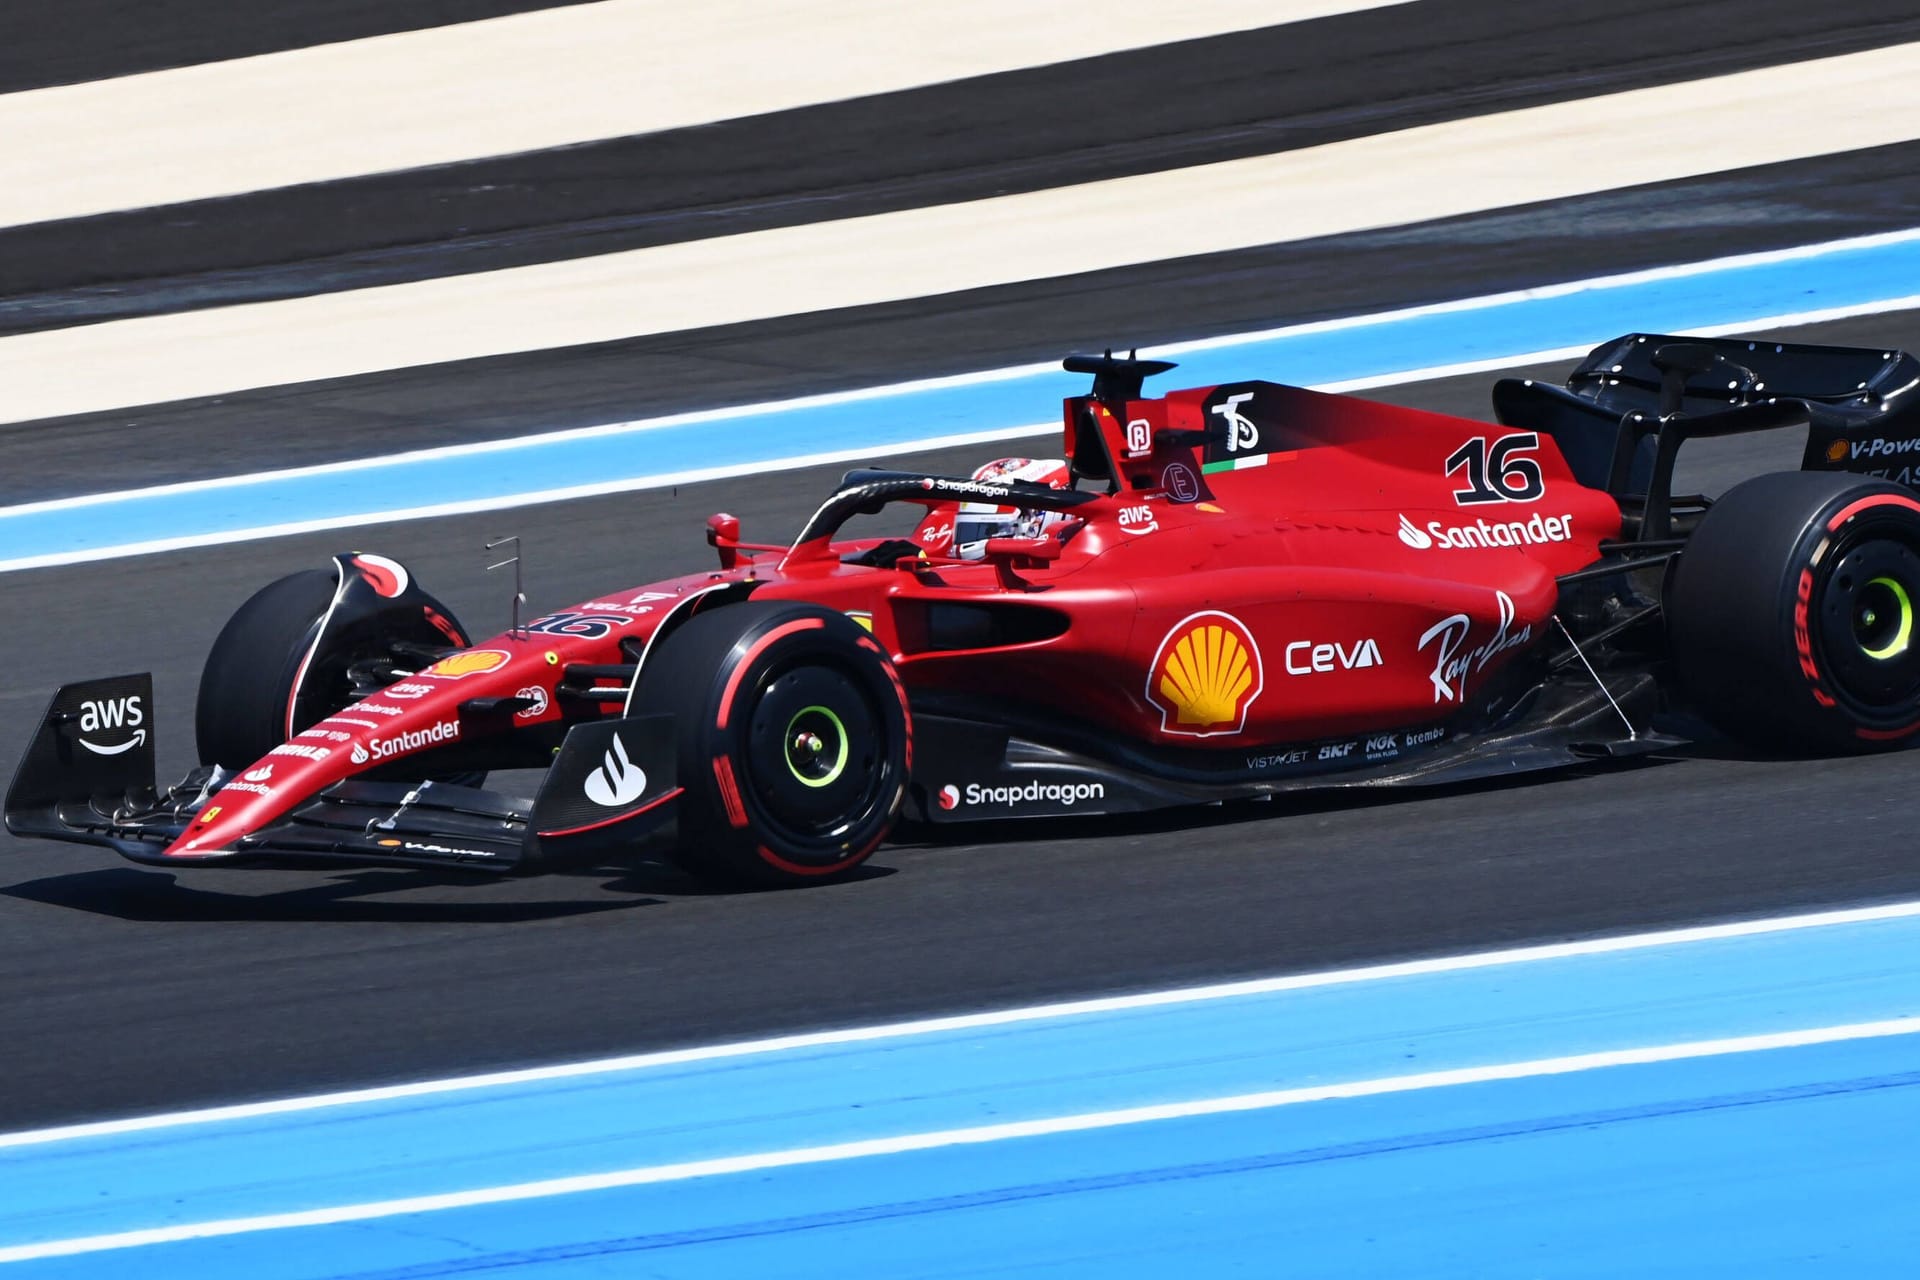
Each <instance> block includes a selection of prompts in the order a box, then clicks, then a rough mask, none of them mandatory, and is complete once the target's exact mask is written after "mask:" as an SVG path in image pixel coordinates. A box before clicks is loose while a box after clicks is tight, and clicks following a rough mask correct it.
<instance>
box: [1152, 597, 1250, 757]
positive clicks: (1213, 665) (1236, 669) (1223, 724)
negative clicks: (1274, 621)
mask: <svg viewBox="0 0 1920 1280" xmlns="http://www.w3.org/2000/svg"><path fill="white" fill-rule="evenodd" d="M1262 678H1263V677H1262V670H1261V662H1260V646H1259V645H1257V644H1255V643H1254V640H1253V633H1252V632H1250V631H1248V630H1247V626H1246V624H1245V623H1244V622H1241V621H1240V619H1238V618H1236V617H1234V616H1233V615H1232V614H1230V613H1221V612H1219V611H1217V610H1207V611H1206V612H1203V613H1196V614H1193V615H1191V616H1189V617H1186V618H1183V619H1181V620H1180V621H1179V622H1178V623H1176V624H1175V625H1174V626H1173V628H1172V629H1171V630H1169V631H1168V632H1167V634H1166V637H1165V638H1164V639H1163V640H1161V641H1160V648H1159V651H1158V652H1156V653H1155V654H1154V655H1153V665H1152V666H1151V667H1150V668H1148V672H1147V701H1148V702H1150V703H1152V704H1153V706H1154V707H1156V708H1157V709H1158V710H1159V712H1160V732H1162V733H1169V734H1177V735H1179V736H1181V737H1187V738H1210V737H1214V736H1216V735H1220V734H1230V733H1239V732H1240V731H1241V730H1242V729H1244V728H1245V727H1246V723H1247V708H1249V707H1251V706H1252V705H1253V700H1254V699H1255V698H1257V697H1259V696H1260V689H1261V687H1262Z"/></svg>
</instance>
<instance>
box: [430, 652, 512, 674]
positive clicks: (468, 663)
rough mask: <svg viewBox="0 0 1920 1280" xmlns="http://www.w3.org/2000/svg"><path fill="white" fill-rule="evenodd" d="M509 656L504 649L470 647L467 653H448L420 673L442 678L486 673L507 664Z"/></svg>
mask: <svg viewBox="0 0 1920 1280" xmlns="http://www.w3.org/2000/svg"><path fill="white" fill-rule="evenodd" d="M509 656H510V655H509V654H507V653H506V651H505V650H502V649H469V650H467V651H466V652H465V653H450V654H448V655H447V656H446V657H444V658H442V659H440V661H438V662H436V663H434V664H433V665H432V666H430V667H428V668H427V669H426V670H425V671H422V672H421V673H420V674H421V675H423V676H439V677H440V678H441V679H442V680H458V679H460V678H461V677H463V676H477V675H484V674H485V673H487V672H489V671H498V670H499V669H500V668H502V667H504V666H506V665H507V661H508V658H509Z"/></svg>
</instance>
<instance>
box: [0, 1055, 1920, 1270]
mask: <svg viewBox="0 0 1920 1280" xmlns="http://www.w3.org/2000/svg"><path fill="white" fill-rule="evenodd" d="M1915 1033H1920V1017H1912V1018H1892V1019H1887V1020H1885V1021H1880V1022H1856V1023H1849V1024H1846V1025H1843V1026H1832V1027H1811V1028H1806V1029H1803V1030H1796V1031H1779V1032H1771V1033H1768V1034H1765V1035H1751V1036H1731V1037H1727V1038H1724V1039H1719V1040H1693V1041H1687V1042H1685V1043H1681V1044H1663V1045H1647V1046H1642V1047H1638V1048H1633V1049H1612V1050H1607V1051H1605V1052H1601V1053H1582V1054H1573V1055H1569V1056H1566V1057H1559V1058H1535V1059H1532V1060H1530V1061H1525V1062H1503V1063H1498V1064H1494V1065H1491V1066H1481V1067H1457V1068H1454V1069H1451V1070H1447V1071H1422V1072H1417V1073H1414V1074H1411V1075H1404V1076H1386V1077H1382V1078H1379V1079H1373V1080H1354V1081H1349V1082H1346V1083H1342V1084H1328V1085H1310V1086H1307V1087H1305V1088H1294V1089H1272V1090H1267V1091H1264V1092H1260V1093H1241V1094H1233V1095H1231V1096H1228V1097H1221V1098H1201V1099H1196V1100H1193V1101H1188V1102H1169V1103H1159V1104H1156V1105H1152V1106H1141V1107H1125V1108H1120V1109H1117V1110H1112V1111H1089V1112H1082V1113H1080V1114H1078V1115H1066V1116H1050V1117H1047V1118H1045V1119H1039V1120H1021V1121H1014V1122H1010V1123H1005V1124H987V1125H973V1126H968V1127H966V1128H960V1129H937V1130H933V1131H931V1132H925V1133H907V1134H898V1135H895V1136H893V1137H887V1138H867V1139H863V1140H860V1141H857V1142H836V1143H831V1144H827V1145H823V1146H817V1147H795V1148H789V1149H787V1150H782V1151H763V1152H754V1153H752V1154H748V1155H739V1156H722V1157H719V1158H715V1159H707V1160H687V1161H682V1162H679V1163H675V1164H661V1165H648V1166H643V1167H640V1168H635V1169H618V1170H614V1171H611V1172H607V1173H593V1174H582V1175H578V1176H574V1177H565V1178H546V1179H542V1180H540V1181H537V1182H521V1183H515V1184H512V1185H509V1186H498V1187H479V1188H475V1189H473V1190H469V1191H455V1192H447V1193H443V1194H439V1195H428V1196H410V1197H406V1198H403V1199H398V1200H377V1201H369V1202H366V1203H362V1204H345V1205H331V1206H328V1207H326V1208H322V1209H303V1210H298V1211H295V1212H291V1213H273V1214H261V1215H259V1216H256V1217H249V1218H221V1219H216V1220H213V1221H209V1222H185V1223H178V1224H175V1225H172V1226H165V1227H149V1228H144V1229H141V1230H137V1231H117V1232H112V1233H109V1234H105V1235H95V1236H76V1237H72V1238H70V1239H65V1240H48V1241H43V1242H40V1243H36V1244H23V1245H13V1246H9V1247H6V1248H0V1263H9V1262H31V1261H38V1260H41V1259H46V1258H66V1257H73V1256H75V1255H77V1254H88V1253H105V1252H108V1251H111V1250H116V1249H134V1248H141V1247H145V1246H152V1245H160V1244H175V1243H178V1242H180V1241H184V1240H206V1239H211V1238H215V1237H220V1236H237V1235H246V1234H251V1233H254V1232H261V1231H284V1230H287V1229H290V1228H297V1227H320V1226H334V1225H338V1224H340V1223H346V1222H369V1221H373V1220H376V1219H380V1218H397V1217H401V1216H403V1215H407V1214H418V1213H439V1212H443V1211H446V1210H449V1209H472V1208H478V1207H481V1206H484V1205H497V1204H511V1203H514V1202H518V1201H527V1200H542V1199H551V1198H553V1197H555V1196H569V1195H582V1194H585V1193H588V1192H595V1191H610V1190H615V1189H618V1188H624V1187H643V1186H656V1185H659V1184H661V1183H670V1182H686V1181H690V1180H692V1179H695V1178H712V1177H721V1176H725V1175H728V1174H740V1173H765V1172H768V1171H770V1170H774V1169H792V1168H796V1167H800V1166H805V1165H817V1164H830V1163H836V1162H840V1161H847V1160H865V1159H873V1158H875V1157H884V1156H893V1155H904V1154H907V1153H909V1152H915V1151H935V1150H939V1149H941V1148H943V1147H958V1146H979V1145H983V1144H986V1143H992V1142H1008V1141H1016V1140H1019V1139H1022V1138H1045V1137H1058V1136H1060V1135H1062V1134H1071V1133H1087V1132H1091V1131H1094V1130H1100V1129H1118V1128H1123V1127H1127V1126H1131V1125H1141V1124H1156V1123H1161V1122H1164V1121H1169V1120H1193V1119H1200V1118H1203V1117H1206V1116H1220V1115H1232V1114H1236V1113H1242V1112H1250V1111H1270V1110H1273V1109H1275V1108H1278V1107H1289V1106H1298V1105H1300V1104H1302V1103H1310V1102H1331V1101H1338V1100H1346V1099H1352V1098H1377V1097H1382V1096H1385V1095H1388V1094H1396V1093H1411V1092H1415V1091H1417V1090H1422V1089H1447V1088H1453V1087H1456V1086H1459V1085H1473V1084H1491V1083H1496V1082H1499V1081H1507V1080H1526V1079H1533V1078H1537V1077H1541V1076H1559V1075H1572V1074H1575V1073H1577V1072H1582V1071H1600V1070H1607V1069H1610V1068H1614V1067H1631V1066H1647V1065H1652V1064H1657V1063H1666V1062H1685V1061H1689V1060H1693V1059H1698V1058H1717V1057H1726V1056H1729V1055H1732V1054H1740V1053H1765V1052H1770V1051H1774V1050H1779V1049H1798V1048H1808V1047H1812V1046H1815V1045H1826V1044H1841V1043H1845V1042H1848V1041H1858V1040H1874V1039H1884V1038H1887V1037H1892V1036H1906V1035H1913V1034H1915Z"/></svg>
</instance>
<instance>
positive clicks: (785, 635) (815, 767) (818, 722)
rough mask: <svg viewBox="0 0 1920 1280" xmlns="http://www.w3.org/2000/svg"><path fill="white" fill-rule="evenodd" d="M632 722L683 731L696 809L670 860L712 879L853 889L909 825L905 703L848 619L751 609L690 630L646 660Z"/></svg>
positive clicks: (688, 798)
mask: <svg viewBox="0 0 1920 1280" xmlns="http://www.w3.org/2000/svg"><path fill="white" fill-rule="evenodd" d="M634 711H635V713H636V714H645V713H653V712H670V713H671V714H672V715H673V716H674V717H675V720H674V733H675V737H676V740H677V741H676V750H677V752H678V761H677V763H678V768H679V776H680V780H681V784H682V785H683V786H684V787H685V788H686V795H685V797H684V798H683V799H682V801H681V804H680V833H679V840H678V841H677V843H676V845H675V848H674V854H673V856H674V859H675V860H676V861H677V862H679V863H680V865H681V866H683V867H684V868H686V869H687V870H688V871H691V872H693V873H694V874H696V875H699V876H701V877H703V878H706V879H710V880H716V881H719V882H722V883H725V884H730V885H736V886H758V887H768V886H778V885H793V884H806V883H811V882H816V881H820V880H824V879H830V878H832V877H834V876H838V875H843V874H845V873H846V872H848V871H850V870H852V869H853V868H854V867H856V866H858V865H860V863H862V862H864V861H866V859H867V857H868V856H869V855H870V854H872V852H873V851H874V849H876V848H877V847H879V844H880V842H881V841H882V840H884V839H885V838H886V836H887V833H888V832H889V831H890V830H892V828H893V824H894V821H895V819H896V818H897V817H898V816H899V812H900V805H901V801H902V799H903V798H904V796H905V794H906V782H907V774H908V770H909V768H910V764H911V760H912V733H913V728H912V721H911V719H910V716H909V713H908V709H907V701H906V693H905V690H904V689H903V688H902V687H901V685H900V681H899V678H898V676H897V675H896V674H895V672H894V670H893V665H892V663H890V662H889V661H888V660H887V658H886V655H885V654H884V653H882V652H881V649H880V646H879V645H878V644H876V643H875V642H874V640H873V637H872V636H870V635H868V634H867V632H866V631H865V630H864V629H863V628H862V627H860V625H859V624H858V623H855V622H854V621H852V620H851V619H849V618H848V617H846V616H845V615H844V614H840V613H836V612H834V611H833V610H831V609H825V608H821V607H819V606H817V605H807V604H783V603H745V604H736V605H729V606H726V607H724V608H721V609H718V610H715V611H714V612H712V613H703V614H700V615H698V616H696V617H694V618H692V619H689V620H688V621H687V622H686V623H685V624H684V625H683V626H681V627H680V628H678V629H677V630H675V631H674V632H672V633H671V634H670V635H668V636H667V637H665V638H664V639H663V640H662V641H661V642H660V644H659V646H658V647H657V649H656V651H655V652H654V653H653V654H652V655H650V656H649V657H648V659H647V664H646V666H645V668H644V669H643V670H642V671H641V673H640V683H639V687H638V688H637V689H636V690H635V692H634Z"/></svg>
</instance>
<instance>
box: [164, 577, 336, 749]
mask: <svg viewBox="0 0 1920 1280" xmlns="http://www.w3.org/2000/svg"><path fill="white" fill-rule="evenodd" d="M336 585H337V584H336V580H335V578H334V575H333V574H331V573H328V572H327V571H325V570H323V569H306V570H303V571H302V572H300V573H294V574H289V575H287V576H286V577H284V578H281V579H279V580H278V581H276V582H269V583H268V584H267V585H266V586H264V587H262V588H260V590H258V591H256V592H254V593H253V595H252V596H250V597H248V599H247V602H246V603H245V604H243V605H241V606H240V607H239V608H238V609H236V610H234V614H233V617H231V618H229V619H228V620H227V625H226V626H224V627H222V628H221V629H220V635H219V638H217V639H216V640H215V641H214V642H213V648H212V649H211V650H209V651H208V653H207V662H206V665H205V666H204V667H203V668H201V671H200V694H199V698H198V699H197V701H196V702H195V704H194V716H193V728H194V739H195V741H196V742H197V743H198V745H199V748H200V763H201V764H218V765H224V766H226V767H227V768H229V769H241V768H245V767H246V766H247V765H249V764H252V763H253V762H254V761H255V760H258V759H259V758H260V757H261V756H264V755H266V754H267V752H269V751H271V750H273V749H274V748H275V747H277V746H279V745H280V744H281V743H283V742H285V741H286V740H287V739H288V738H290V737H292V736H293V732H298V731H299V729H304V728H305V727H306V726H305V725H300V726H297V727H296V728H295V729H294V730H293V731H292V732H289V730H288V727H287V699H288V698H289V697H290V696H291V694H292V692H293V678H294V676H295V674H296V673H297V672H298V671H299V668H300V660H301V659H302V658H304V657H305V656H306V652H307V646H309V645H310V644H312V643H313V633H314V629H315V628H316V627H318V626H319V625H320V619H321V618H322V617H324V616H325V615H326V612H327V607H328V606H329V605H331V604H332V603H333V593H334V588H335V586H336Z"/></svg>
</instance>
